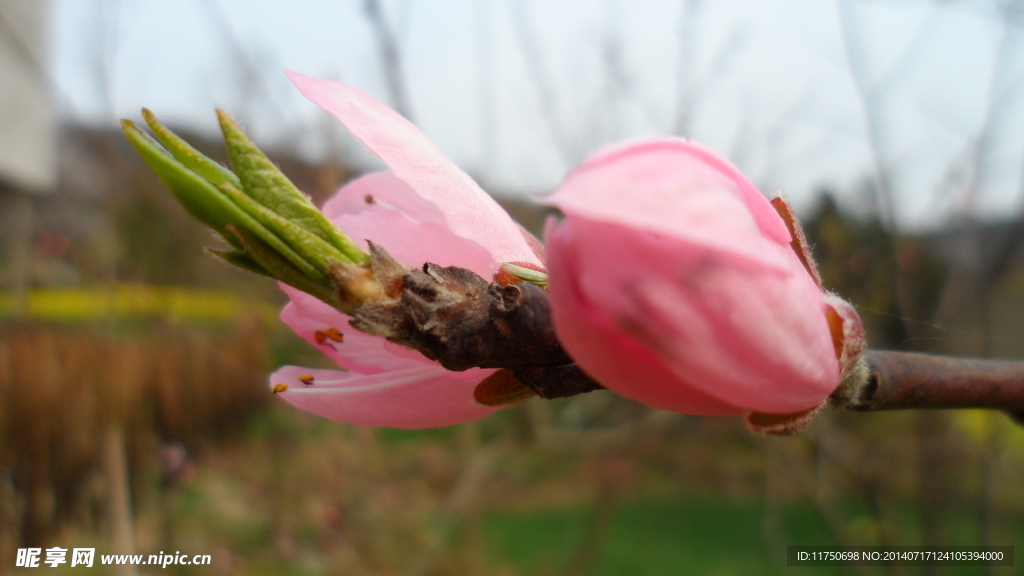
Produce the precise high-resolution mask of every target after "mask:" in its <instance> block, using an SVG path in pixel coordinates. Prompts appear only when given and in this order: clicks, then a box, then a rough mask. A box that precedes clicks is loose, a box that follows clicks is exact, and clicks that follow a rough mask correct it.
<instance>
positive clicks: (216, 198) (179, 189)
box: [121, 120, 329, 282]
mask: <svg viewBox="0 0 1024 576" xmlns="http://www.w3.org/2000/svg"><path fill="white" fill-rule="evenodd" d="M121 127H122V128H123V129H124V133H125V136H126V137H127V138H128V141H129V142H131V143H132V145H133V146H134V147H135V149H136V150H137V151H138V152H139V155H141V156H142V159H143V160H145V161H146V164H148V165H149V167H150V168H151V169H152V170H153V172H156V175H157V176H158V177H159V178H160V179H161V180H162V181H163V182H164V184H165V185H166V186H167V187H168V188H169V189H170V190H171V192H172V193H173V194H174V196H175V198H177V199H178V201H179V202H180V203H181V205H182V206H184V207H185V209H186V210H188V212H189V213H190V214H192V215H193V216H195V217H196V219H198V220H199V221H200V222H202V223H203V224H206V225H207V226H209V227H210V228H213V230H214V231H215V232H217V233H218V234H220V235H221V236H222V237H223V238H224V239H225V240H226V241H227V242H228V243H230V244H231V245H232V246H235V247H236V248H241V247H242V246H241V245H240V244H239V243H238V239H237V237H236V235H234V234H231V233H229V232H228V231H227V226H228V225H232V224H233V225H235V226H237V227H238V228H240V229H242V230H245V231H247V232H249V233H250V234H251V235H253V236H256V237H258V238H259V239H260V240H262V241H264V242H265V243H266V244H267V245H268V246H270V247H271V248H272V249H274V250H276V251H277V252H278V253H279V254H281V255H282V256H283V257H285V258H287V259H288V260H289V261H291V262H292V263H293V264H294V265H295V266H296V267H297V268H299V269H300V270H301V271H302V272H303V273H304V274H306V275H307V276H310V277H311V278H313V279H314V280H315V281H316V282H329V281H328V280H327V276H325V275H324V274H323V273H322V272H321V271H320V270H318V269H317V268H316V267H314V266H313V265H312V264H310V263H309V262H307V261H305V260H304V259H303V258H302V257H301V256H299V255H298V254H296V253H295V251H294V250H292V249H291V248H290V247H289V246H288V245H287V244H286V243H285V242H283V241H282V240H281V239H280V238H278V237H277V236H276V235H274V234H273V233H272V232H270V231H269V230H267V229H266V228H264V227H263V226H262V225H260V224H259V223H258V222H257V221H256V220H254V219H253V218H252V217H251V216H249V215H248V214H246V212H245V211H243V210H242V209H241V208H240V207H238V206H237V205H236V204H235V203H234V202H232V201H231V200H228V198H227V196H226V195H225V194H224V192H222V191H221V190H219V189H217V188H216V187H214V186H213V184H210V183H209V182H208V181H206V180H205V179H203V178H202V177H201V176H200V175H198V174H196V173H195V172H193V171H192V170H189V169H188V168H186V167H185V165H184V164H182V163H181V162H178V161H177V160H176V159H175V158H174V157H173V156H171V154H170V153H168V152H167V151H166V150H164V149H163V148H162V147H161V146H160V144H159V143H157V142H156V141H155V140H153V139H152V138H151V137H150V136H148V135H147V134H146V133H145V132H143V131H142V130H139V129H138V127H136V126H135V124H133V123H132V122H131V121H129V120H122V121H121Z"/></svg>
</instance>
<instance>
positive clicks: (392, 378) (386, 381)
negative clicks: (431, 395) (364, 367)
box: [291, 366, 448, 394]
mask: <svg viewBox="0 0 1024 576" xmlns="http://www.w3.org/2000/svg"><path fill="white" fill-rule="evenodd" d="M447 373H448V371H447V370H445V369H444V368H441V367H440V366H423V367H416V368H408V369H405V370H396V371H394V372H388V373H384V374H370V375H367V376H357V377H355V378H339V379H336V380H321V381H320V382H319V383H318V385H317V386H316V387H310V388H296V389H294V390H292V391H291V393H292V394H360V393H364V392H370V391H373V390H386V389H388V388H395V387H398V386H405V385H406V384H413V383H416V382H423V381H424V380H430V379H431V378H437V377H439V376H443V375H445V374H447ZM333 384H337V385H339V386H331V385H333Z"/></svg>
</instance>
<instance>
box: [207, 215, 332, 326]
mask: <svg viewBox="0 0 1024 576" xmlns="http://www.w3.org/2000/svg"><path fill="white" fill-rule="evenodd" d="M228 230H229V232H230V233H232V234H233V235H234V236H235V238H236V240H237V241H238V242H239V243H241V244H242V246H244V247H245V250H246V253H245V256H248V257H251V259H252V261H253V262H254V263H255V264H256V265H257V266H259V267H261V268H263V269H264V270H266V271H267V272H268V273H269V274H268V275H269V276H271V277H272V278H276V279H277V280H280V281H281V282H284V283H285V284H287V285H289V286H291V287H292V288H296V289H298V290H302V291H303V292H305V293H307V294H310V295H312V296H315V297H317V298H319V299H320V300H321V301H323V302H326V303H327V304H330V305H331V306H334V307H335V308H337V307H338V306H339V304H340V303H339V301H338V296H337V295H336V294H335V293H334V290H333V288H332V287H331V283H330V280H326V281H324V282H316V281H314V280H313V279H311V278H310V277H309V276H308V275H306V274H303V272H302V271H301V270H299V269H298V268H296V267H295V266H294V265H293V264H292V263H291V262H289V261H288V260H287V259H285V258H283V257H281V255H280V254H279V253H278V252H277V251H275V250H274V249H272V248H271V247H270V246H268V245H267V244H266V243H265V242H262V241H261V240H260V239H258V238H256V237H255V236H253V235H251V234H249V233H247V232H245V231H243V230H241V229H239V228H237V227H235V226H234V225H228ZM228 254H237V253H228ZM222 257H223V256H222ZM228 257H229V258H232V259H234V258H235V257H234V256H228ZM224 260H225V261H227V262H228V263H231V264H234V262H232V260H229V259H228V258H224Z"/></svg>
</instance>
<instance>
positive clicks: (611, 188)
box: [123, 73, 865, 433]
mask: <svg viewBox="0 0 1024 576" xmlns="http://www.w3.org/2000/svg"><path fill="white" fill-rule="evenodd" d="M289 76H290V78H291V79H292V81H293V82H294V83H295V85H296V86H297V87H298V88H299V90H300V91H302V93H303V94H304V95H305V96H307V97H308V98H309V99H310V100H312V101H313V102H315V103H316V104H318V105H320V106H321V107H322V108H323V109H324V110H326V111H327V112H328V113H330V114H331V115H333V116H334V117H335V118H336V119H338V120H339V121H340V122H342V123H343V124H344V125H345V126H346V127H347V128H348V129H349V130H350V131H351V133H352V134H353V135H354V136H355V137H356V138H357V139H358V140H360V141H361V142H362V143H363V144H364V145H366V146H367V148H369V149H370V151H372V152H373V153H374V154H376V155H377V156H378V157H379V158H380V159H381V160H383V162H384V163H385V164H386V165H387V166H388V168H389V171H387V172H382V173H377V174H369V175H366V176H363V177H361V178H358V179H356V180H355V181H353V182H351V183H349V184H348V185H346V186H345V187H343V188H342V189H341V190H340V191H339V192H338V193H337V195H336V196H335V197H333V198H332V199H331V200H329V201H328V202H327V204H326V205H325V206H324V207H323V210H322V211H321V210H319V209H317V208H316V207H315V206H313V204H312V203H311V202H310V201H309V199H308V197H306V196H305V195H303V194H302V193H301V192H300V191H299V190H298V189H297V188H295V186H294V184H292V183H291V182H290V181H289V180H288V179H287V178H286V177H285V176H284V175H283V174H281V173H280V171H279V170H278V169H277V167H276V166H275V165H274V164H273V163H272V162H270V160H269V159H267V158H266V156H265V155H264V154H263V153H262V152H260V151H259V149H258V148H257V147H256V146H255V145H254V144H253V143H252V142H251V141H250V140H249V139H248V137H247V136H245V134H244V132H243V131H242V130H241V128H240V127H239V126H238V125H237V124H236V123H235V122H234V121H233V120H231V118H230V117H228V116H227V115H226V114H224V113H222V112H219V116H220V121H221V128H222V131H223V132H224V136H225V143H226V145H227V148H228V153H229V156H230V157H231V162H232V166H233V168H234V171H233V172H232V171H230V170H227V169H226V168H224V167H223V166H220V165H219V164H217V163H215V162H213V161H212V160H210V159H209V158H206V157H205V156H203V155H202V154H200V153H199V152H197V151H196V150H195V149H193V148H192V147H191V146H189V145H188V144H187V143H185V142H184V141H182V140H181V139H180V138H178V137H177V136H175V135H174V134H173V133H171V132H170V131H169V130H167V129H166V128H165V127H163V126H162V125H161V124H160V123H159V122H158V121H157V120H156V118H155V117H154V116H153V115H152V113H150V112H148V111H143V115H144V116H145V118H146V122H147V124H149V126H150V128H151V129H152V130H153V132H154V135H155V139H154V138H153V137H150V136H148V135H146V134H145V133H144V132H143V131H141V130H140V129H138V128H137V127H136V126H135V125H134V124H133V123H132V122H130V121H127V120H126V121H124V122H123V126H124V130H125V134H126V136H127V137H128V139H129V140H130V141H131V142H132V144H133V145H134V146H135V147H136V149H137V150H138V151H139V153H140V154H141V155H142V157H143V158H144V159H145V160H146V162H147V163H148V164H149V165H150V166H151V167H152V168H153V170H154V171H155V172H156V173H157V175H158V176H160V178H161V179H162V180H163V181H164V182H165V183H166V184H167V186H168V187H169V188H170V189H171V191H172V193H174V195H175V196H176V197H177V198H178V200H179V201H180V202H181V203H182V205H183V206H184V207H185V208H186V209H187V210H188V211H189V212H190V213H192V214H193V215H194V216H195V217H196V218H198V219H199V220H200V221H202V222H204V223H205V224H207V225H208V226H210V227H211V228H212V229H213V230H214V231H215V232H217V233H218V234H219V235H220V236H221V237H222V238H223V239H224V240H225V242H226V243H227V246H226V247H225V249H217V250H212V252H213V253H214V254H215V255H217V256H218V257H220V258H222V259H224V260H225V261H227V262H229V263H231V264H233V265H235V266H239V267H241V268H244V269H246V270H250V271H252V272H255V273H257V274H262V275H264V276H268V277H270V278H274V279H277V280H278V281H279V282H280V284H281V286H282V289H284V290H285V291H286V293H287V294H288V296H289V298H290V300H291V302H290V303H289V304H288V305H287V306H286V307H285V308H284V310H283V311H282V313H281V318H282V320H283V321H284V322H285V323H287V324H288V325H289V326H290V327H291V328H292V329H294V330H295V331H296V333H298V334H299V335H300V336H302V337H303V338H305V339H306V340H307V341H308V342H309V343H310V344H312V345H313V346H316V347H317V348H318V349H320V350H321V351H323V352H324V353H325V354H327V355H329V356H330V357H332V358H333V359H335V360H336V361H337V362H338V363H339V364H340V365H341V366H343V367H344V368H345V369H346V370H345V371H332V370H311V369H306V368H300V367H295V366H286V367H283V368H281V369H280V370H278V371H277V372H275V373H274V374H273V375H272V376H271V381H270V384H271V388H272V390H273V391H274V392H277V393H280V394H281V396H282V397H283V398H284V399H285V400H286V401H288V402H290V403H292V404H294V405H295V406H297V407H299V408H302V409H305V410H308V411H311V412H314V413H317V414H320V415H323V416H326V417H328V418H332V419H336V420H343V421H346V422H351V423H355V424H362V425H372V426H398V427H431V426H444V425H448V424H455V423H459V422H465V421H467V420H472V419H476V418H480V417H483V416H485V415H487V414H490V413H491V412H493V411H494V410H496V409H497V406H501V405H506V404H509V403H512V402H514V401H516V400H520V399H522V398H526V397H529V396H531V395H533V394H537V395H539V396H542V397H544V398H557V397H564V396H570V395H574V394H579V393H583V392H588V391H591V390H594V389H596V388H600V387H602V386H601V385H603V386H604V387H607V388H610V389H612V390H614V391H617V392H619V393H620V394H622V395H624V396H627V397H630V398H633V399H636V400H638V401H640V402H644V403H646V404H649V405H651V406H655V407H658V408H663V409H667V410H673V411H677V412H684V413H690V414H701V415H718V416H726V415H739V414H743V415H745V417H746V421H747V423H748V424H749V425H750V427H751V428H752V429H754V430H757V431H764V432H774V433H789V432H793V431H795V430H798V429H799V428H800V427H802V426H803V425H805V424H806V422H808V421H809V420H810V419H811V418H812V417H813V415H814V414H815V413H816V412H817V410H818V408H820V406H821V405H822V404H823V402H824V401H825V400H826V399H827V398H828V397H829V396H830V395H832V394H833V392H834V391H836V389H837V387H839V386H841V383H842V384H843V385H845V384H846V382H847V380H849V379H850V378H852V380H851V381H863V380H864V379H865V378H864V376H865V373H864V372H865V368H864V363H863V361H861V360H860V357H861V355H862V352H863V348H864V339H863V330H862V328H861V325H860V320H859V318H858V317H857V315H856V313H855V312H854V311H853V309H852V308H851V307H850V306H849V305H848V304H847V303H845V302H844V301H842V300H841V299H839V298H838V297H836V296H834V295H831V294H828V293H826V292H824V291H823V290H822V287H821V282H820V280H819V278H818V275H817V271H816V269H815V267H814V263H813V260H812V259H811V256H810V253H809V251H808V250H807V245H806V242H805V241H804V238H803V232H802V231H801V230H800V226H799V223H798V222H797V221H796V219H795V218H794V217H793V215H792V213H791V212H790V210H789V207H788V206H786V204H785V203H784V202H782V201H781V199H776V200H773V201H772V202H771V203H769V202H768V201H767V200H766V199H765V198H764V197H763V196H761V194H760V193H759V192H758V191H757V190H756V189H755V188H754V187H753V185H751V184H750V183H749V182H748V181H747V180H746V178H744V177H743V175H742V174H740V173H739V171H738V170H736V168H735V167H733V166H732V165H731V164H729V163H728V161H726V160H724V159H722V158H721V157H719V156H718V155H716V154H715V153H714V152H711V151H710V150H707V149H705V148H703V147H701V146H698V145H696V144H693V143H691V142H688V141H685V140H680V139H660V140H648V141H643V142H637V143H633V144H629V145H625V146H618V147H613V148H610V149H608V150H605V151H604V152H601V153H599V154H597V155H596V156H595V157H593V158H592V159H590V160H589V161H587V162H586V163H584V164H583V165H582V166H580V167H579V168H577V169H576V170H574V171H573V172H572V173H571V174H570V175H569V176H568V178H567V179H566V181H565V182H564V183H563V184H562V185H561V186H560V187H559V189H558V190H556V191H555V192H554V194H553V195H551V196H550V197H549V201H550V203H552V204H554V205H556V206H558V207H559V208H561V209H562V211H563V212H564V213H565V214H566V219H565V220H564V222H562V223H561V224H560V225H551V226H549V231H548V237H549V238H548V241H549V245H548V251H549V255H550V256H549V265H550V266H551V268H552V271H551V275H550V277H549V276H548V275H547V274H546V273H545V272H544V270H543V268H544V263H543V262H542V257H540V256H538V254H543V252H544V247H543V246H540V245H539V243H538V242H537V240H536V239H535V238H533V237H532V236H530V235H529V234H528V233H526V232H525V231H524V230H522V228H521V227H519V226H518V225H517V224H516V223H515V222H513V221H512V219H511V218H510V217H509V216H508V214H506V213H505V211H504V210H502V209H501V207H499V206H498V205H497V203H495V202H494V200H493V199H491V198H490V197H489V196H488V195H487V194H486V193H484V191H483V190H481V189H480V187H479V186H477V185H476V183H475V182H473V180H472V179H471V178H469V176H467V175H466V174H465V173H463V172H462V171H461V170H459V169H458V168H457V167H456V166H455V165H454V164H453V163H452V162H451V161H450V160H449V159H448V158H446V157H445V156H444V154H442V153H441V151H440V150H438V148H437V147H436V146H434V145H433V144H432V143H431V142H430V141H429V140H428V139H427V138H426V137H425V136H424V135H423V134H422V133H421V132H420V131H419V130H418V129H416V127H414V126H413V125H412V124H411V123H409V122H408V121H407V120H405V119H404V118H402V117H401V116H399V115H398V114H397V113H395V112H394V111H392V110H390V109H389V108H387V107H386V106H384V105H382V104H380V103H378V102H376V101H374V100H373V99H371V98H369V97H368V96H366V95H365V94H363V93H361V92H359V91H358V90H355V89H352V88H349V87H346V86H343V85H341V84H337V83H334V82H329V81H326V80H317V79H313V78H308V77H305V76H302V75H299V74H294V73H290V74H289ZM521 280H525V282H520V281H521ZM548 287H549V288H550V293H548V292H545V290H544V289H545V288H548ZM552 321H553V322H554V324H552ZM598 383H600V384H598ZM847 389H850V387H849V386H843V390H847ZM840 392H842V390H841V391H840Z"/></svg>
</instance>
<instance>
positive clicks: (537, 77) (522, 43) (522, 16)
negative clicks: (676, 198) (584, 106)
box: [511, 0, 577, 167]
mask: <svg viewBox="0 0 1024 576" xmlns="http://www.w3.org/2000/svg"><path fill="white" fill-rule="evenodd" d="M527 2H528V0H515V1H514V2H513V3H512V5H511V10H512V22H513V30H514V31H515V35H516V40H518V41H519V48H520V50H522V52H523V58H524V60H525V61H526V71H527V74H528V76H529V78H530V83H531V84H532V85H533V88H534V90H536V92H537V98H538V100H539V105H540V112H541V115H542V116H543V117H544V122H545V124H546V125H547V127H548V132H549V134H550V135H551V140H552V141H553V142H554V143H555V148H556V149H557V150H558V153H559V156H560V157H561V160H562V162H563V163H564V164H565V165H566V167H569V166H572V165H573V164H574V163H575V160H577V158H576V154H574V153H573V150H574V148H575V147H574V146H573V145H571V144H570V142H569V139H568V138H567V137H566V136H565V132H564V129H563V127H562V125H561V123H560V122H559V120H558V118H559V112H558V98H557V96H556V95H555V88H554V82H552V81H551V79H550V78H549V77H548V75H547V73H546V71H545V69H544V58H543V56H542V55H541V47H540V45H539V42H538V40H537V37H536V35H535V34H534V30H533V26H532V23H531V21H530V14H529V7H528V6H527Z"/></svg>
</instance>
